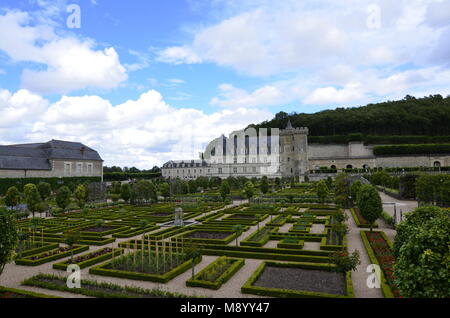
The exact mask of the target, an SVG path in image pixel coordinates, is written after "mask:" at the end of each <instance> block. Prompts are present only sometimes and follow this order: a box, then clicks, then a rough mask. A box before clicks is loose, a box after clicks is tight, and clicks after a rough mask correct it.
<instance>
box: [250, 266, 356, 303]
mask: <svg viewBox="0 0 450 318" xmlns="http://www.w3.org/2000/svg"><path fill="white" fill-rule="evenodd" d="M241 290H242V292H243V293H247V294H256V295H261V296H272V297H307V298H308V297H309V298H323V297H333V298H334V297H353V296H354V294H353V287H352V282H351V273H347V274H343V273H337V272H334V271H332V266H331V265H321V264H310V263H274V262H263V263H262V264H261V265H260V266H259V267H258V269H257V270H256V271H255V273H253V275H252V276H251V277H250V278H249V279H248V280H247V282H246V283H245V284H244V286H242V288H241Z"/></svg>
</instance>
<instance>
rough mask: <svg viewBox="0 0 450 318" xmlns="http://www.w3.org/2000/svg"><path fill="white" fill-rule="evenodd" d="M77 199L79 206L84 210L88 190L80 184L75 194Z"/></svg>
mask: <svg viewBox="0 0 450 318" xmlns="http://www.w3.org/2000/svg"><path fill="white" fill-rule="evenodd" d="M74 195H75V199H76V200H77V203H78V206H79V207H80V208H81V209H82V208H83V207H84V205H85V204H86V198H87V190H86V187H85V186H84V185H82V184H80V185H79V186H78V187H77V188H76V189H75V192H74Z"/></svg>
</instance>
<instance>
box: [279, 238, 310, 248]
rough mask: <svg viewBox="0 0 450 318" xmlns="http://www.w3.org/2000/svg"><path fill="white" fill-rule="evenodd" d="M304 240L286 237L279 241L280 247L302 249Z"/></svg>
mask: <svg viewBox="0 0 450 318" xmlns="http://www.w3.org/2000/svg"><path fill="white" fill-rule="evenodd" d="M303 245H304V241H303V240H300V239H297V238H289V237H288V238H284V239H282V240H281V241H280V242H278V244H277V247H278V248H291V249H302V248H303Z"/></svg>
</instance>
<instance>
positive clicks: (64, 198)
mask: <svg viewBox="0 0 450 318" xmlns="http://www.w3.org/2000/svg"><path fill="white" fill-rule="evenodd" d="M71 196H72V192H71V191H70V189H69V188H68V187H67V186H62V187H61V188H59V190H58V192H57V193H56V204H57V205H58V206H59V207H60V208H61V209H65V208H66V207H67V206H68V205H69V204H70V199H71Z"/></svg>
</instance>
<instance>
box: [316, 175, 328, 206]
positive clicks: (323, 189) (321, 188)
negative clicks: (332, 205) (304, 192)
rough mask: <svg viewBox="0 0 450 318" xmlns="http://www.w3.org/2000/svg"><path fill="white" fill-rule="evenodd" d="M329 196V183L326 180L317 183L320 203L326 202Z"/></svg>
mask: <svg viewBox="0 0 450 318" xmlns="http://www.w3.org/2000/svg"><path fill="white" fill-rule="evenodd" d="M327 196H328V187H327V183H326V181H325V180H320V181H319V182H318V183H317V197H318V198H319V200H320V202H324V201H325V199H326V198H327Z"/></svg>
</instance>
